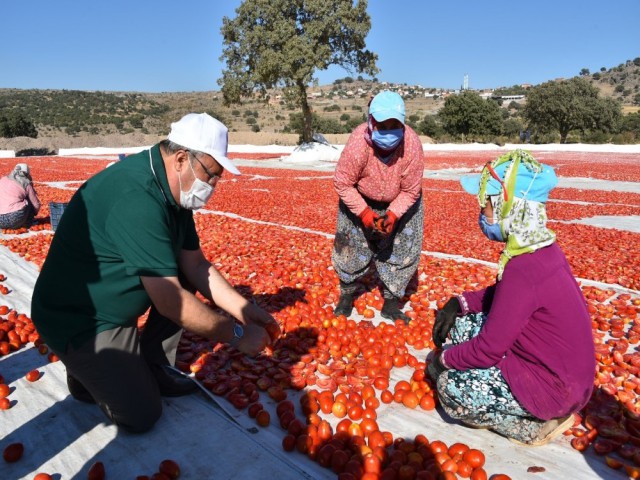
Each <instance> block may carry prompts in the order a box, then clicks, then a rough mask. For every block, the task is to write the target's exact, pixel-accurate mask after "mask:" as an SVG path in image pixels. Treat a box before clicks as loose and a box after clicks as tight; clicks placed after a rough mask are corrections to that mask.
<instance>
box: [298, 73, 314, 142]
mask: <svg viewBox="0 0 640 480" xmlns="http://www.w3.org/2000/svg"><path fill="white" fill-rule="evenodd" d="M298 95H299V96H300V106H301V107H302V143H310V142H312V141H313V125H312V123H313V116H312V115H311V107H309V102H308V101H307V87H305V85H304V84H303V83H300V82H298Z"/></svg>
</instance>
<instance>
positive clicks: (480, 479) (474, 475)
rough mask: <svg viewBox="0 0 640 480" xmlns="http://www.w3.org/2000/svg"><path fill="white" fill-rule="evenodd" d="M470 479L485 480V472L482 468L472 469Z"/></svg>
mask: <svg viewBox="0 0 640 480" xmlns="http://www.w3.org/2000/svg"><path fill="white" fill-rule="evenodd" d="M470 478H471V480H487V472H486V471H485V470H484V468H482V467H478V468H474V469H473V472H471V477H470Z"/></svg>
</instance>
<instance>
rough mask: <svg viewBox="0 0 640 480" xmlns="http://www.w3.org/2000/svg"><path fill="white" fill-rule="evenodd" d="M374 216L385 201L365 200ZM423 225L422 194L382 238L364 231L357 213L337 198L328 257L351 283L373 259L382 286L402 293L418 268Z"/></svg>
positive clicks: (379, 212) (382, 210)
mask: <svg viewBox="0 0 640 480" xmlns="http://www.w3.org/2000/svg"><path fill="white" fill-rule="evenodd" d="M367 203H368V204H369V206H370V207H371V208H372V209H373V211H374V212H376V213H377V214H378V215H383V214H384V213H385V211H386V209H387V207H388V204H382V203H380V202H372V201H367ZM423 224H424V206H423V204H422V196H421V197H420V198H418V200H417V201H416V202H415V203H414V204H413V205H412V206H411V208H409V210H407V212H406V213H405V214H404V215H403V216H402V217H400V218H399V219H398V223H397V224H396V227H395V229H394V231H393V232H392V233H391V234H390V235H388V236H386V237H383V236H381V235H379V234H378V233H377V232H375V231H367V230H366V229H365V228H364V226H363V225H362V221H361V220H360V218H358V216H356V215H354V214H353V212H351V211H350V210H349V209H348V208H347V206H346V205H345V204H344V203H343V202H342V201H340V203H339V205H338V221H337V227H336V228H337V231H336V236H335V241H334V244H333V253H332V255H331V260H332V262H333V268H334V269H335V271H336V273H337V274H338V277H339V278H340V280H341V281H342V282H343V283H347V284H349V283H353V282H355V281H356V280H357V279H358V278H360V277H361V276H363V275H364V274H365V273H367V270H368V269H369V266H370V265H371V263H372V262H373V264H374V265H375V267H376V271H377V273H378V277H379V278H380V280H382V282H383V283H384V286H385V289H386V290H387V291H388V292H389V293H390V294H391V295H392V296H394V297H397V298H400V297H402V296H403V295H404V293H405V290H406V288H407V285H408V284H409V282H410V281H411V278H412V276H413V274H414V273H415V272H416V270H417V269H418V263H419V262H420V252H421V251H422V236H423V228H424V227H423Z"/></svg>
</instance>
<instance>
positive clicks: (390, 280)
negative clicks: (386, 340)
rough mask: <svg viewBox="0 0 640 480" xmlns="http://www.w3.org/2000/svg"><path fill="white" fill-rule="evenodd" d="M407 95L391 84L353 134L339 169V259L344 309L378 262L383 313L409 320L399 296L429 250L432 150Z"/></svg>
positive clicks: (340, 310) (339, 309) (343, 311)
mask: <svg viewBox="0 0 640 480" xmlns="http://www.w3.org/2000/svg"><path fill="white" fill-rule="evenodd" d="M404 119H405V106H404V101H403V100H402V97H401V96H400V95H399V94H398V93H395V92H391V91H388V90H385V91H382V92H380V93H378V94H377V95H376V96H375V97H373V99H372V100H371V103H370V104H369V119H368V121H367V122H366V123H363V124H362V125H360V126H358V127H357V128H356V129H355V130H354V131H353V133H352V134H351V135H350V136H349V140H348V141H347V144H346V145H345V148H344V150H343V151H342V154H341V155H340V159H339V160H338V165H337V167H336V171H335V176H334V186H335V189H336V192H337V193H338V196H339V197H340V200H339V204H338V219H337V227H336V236H335V241H334V246H333V253H332V262H333V267H334V268H335V271H336V273H337V274H338V277H339V279H340V299H339V301H338V304H337V306H336V308H335V310H334V313H335V314H336V315H345V316H349V315H350V314H351V311H352V309H353V300H354V295H355V292H356V290H357V288H358V284H357V282H356V281H357V280H358V279H359V278H360V277H362V276H363V275H364V274H365V273H367V271H368V270H369V268H370V267H371V266H372V265H374V266H375V268H376V271H377V273H378V277H379V278H380V280H381V281H382V283H383V296H384V306H383V308H382V312H381V314H382V316H383V317H384V318H388V319H391V320H397V319H401V320H404V321H405V322H408V321H409V317H407V316H406V315H405V314H404V313H403V312H402V310H400V306H399V302H400V299H401V298H402V297H403V295H404V294H405V290H406V288H407V285H408V284H409V281H410V280H411V278H412V277H413V275H414V274H415V272H416V270H417V268H418V262H419V260H420V252H421V249H422V235H423V221H424V207H423V204H422V175H423V171H424V153H423V149H422V143H421V142H420V138H419V137H418V135H417V134H416V132H414V131H413V130H412V129H411V127H409V126H407V125H405V124H404Z"/></svg>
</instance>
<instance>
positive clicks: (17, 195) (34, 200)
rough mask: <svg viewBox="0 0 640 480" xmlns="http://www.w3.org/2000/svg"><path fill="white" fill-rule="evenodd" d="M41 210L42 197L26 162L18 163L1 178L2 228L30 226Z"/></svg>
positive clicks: (0, 209)
mask: <svg viewBox="0 0 640 480" xmlns="http://www.w3.org/2000/svg"><path fill="white" fill-rule="evenodd" d="M39 211H40V199H39V198H38V194H37V193H36V190H35V188H33V181H32V180H31V174H30V173H29V166H28V165H27V164H26V163H19V164H17V165H16V166H15V167H14V168H13V170H12V171H11V173H9V175H7V176H5V177H2V178H0V228H8V229H12V230H16V229H18V228H22V227H27V228H28V227H30V226H31V223H32V222H33V217H35V216H36V215H37V214H38V212H39Z"/></svg>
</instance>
